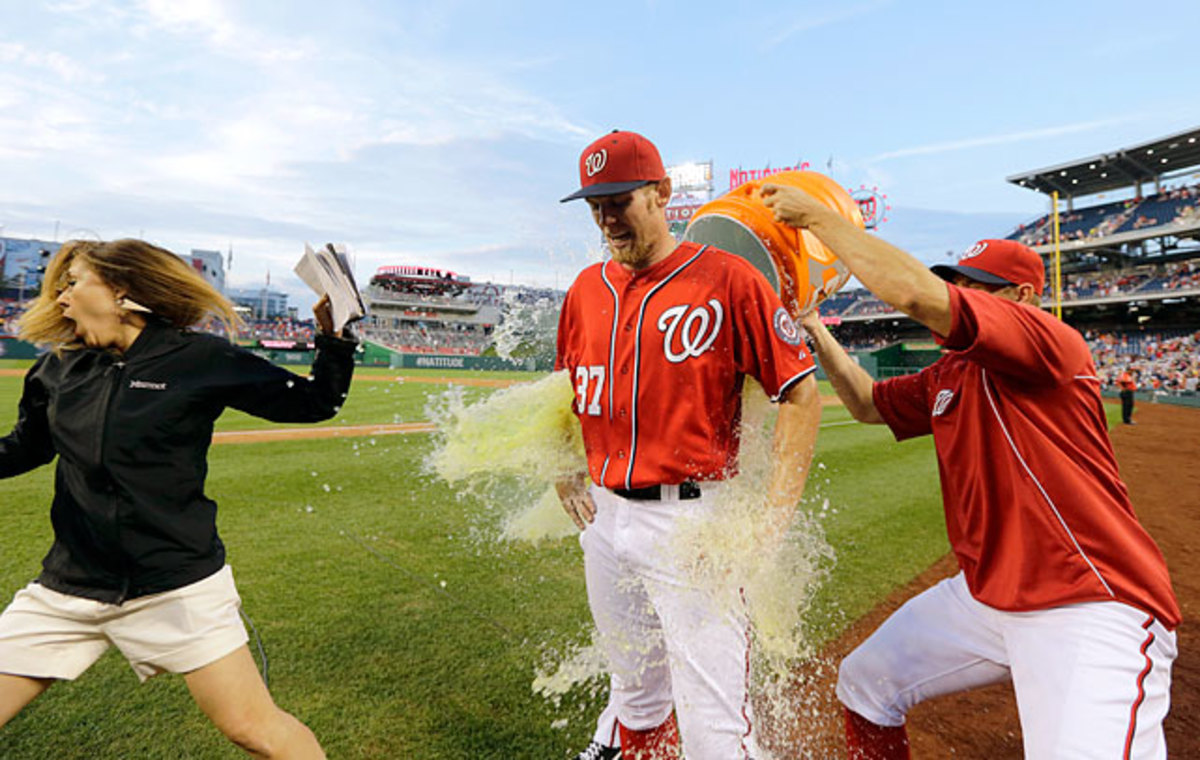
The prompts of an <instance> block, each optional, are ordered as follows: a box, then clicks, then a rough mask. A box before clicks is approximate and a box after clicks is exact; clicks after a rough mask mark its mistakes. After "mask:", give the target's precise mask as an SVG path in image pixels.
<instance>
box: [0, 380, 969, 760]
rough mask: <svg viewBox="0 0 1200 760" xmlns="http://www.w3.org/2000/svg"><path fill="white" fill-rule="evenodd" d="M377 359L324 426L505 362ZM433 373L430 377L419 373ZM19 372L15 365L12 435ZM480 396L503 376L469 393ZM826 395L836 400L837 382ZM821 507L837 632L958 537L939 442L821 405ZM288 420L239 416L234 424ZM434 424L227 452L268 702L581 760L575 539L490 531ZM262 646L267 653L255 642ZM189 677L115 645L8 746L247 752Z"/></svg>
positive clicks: (416, 408)
mask: <svg viewBox="0 0 1200 760" xmlns="http://www.w3.org/2000/svg"><path fill="white" fill-rule="evenodd" d="M397 373H398V371H396V370H369V371H365V372H360V373H359V375H358V376H357V377H356V380H355V382H354V386H353V388H352V390H351V393H350V398H349V400H348V402H347V404H346V406H345V407H344V409H343V410H342V411H341V413H340V414H339V415H338V417H337V418H336V419H334V420H332V421H331V422H330V423H328V424H334V425H356V424H376V423H390V422H415V421H418V420H421V419H424V415H425V405H426V402H427V399H428V397H429V396H430V395H431V394H436V393H441V392H444V391H445V389H446V387H447V386H446V385H445V384H443V383H441V382H440V381H439V382H432V383H431V382H428V381H429V380H430V379H434V378H446V377H452V376H453V377H459V378H463V377H465V378H467V379H468V380H473V379H479V378H484V379H513V378H515V379H529V378H530V376H528V375H525V376H522V375H502V374H498V373H488V374H486V375H485V374H480V373H461V374H458V373H451V372H446V371H434V372H430V373H425V374H423V375H422V374H420V373H414V372H410V371H405V379H403V380H402V381H397V380H395V377H396V376H397ZM423 381H424V382H423ZM20 390H21V379H20V378H19V377H12V376H7V377H0V429H2V430H3V431H7V430H8V429H9V427H10V426H11V424H12V422H13V421H14V420H15V418H16V406H17V400H18V398H19V395H20ZM463 392H464V393H467V394H471V395H472V396H481V395H483V394H486V393H489V392H491V389H490V388H487V387H479V386H471V387H467V388H466V389H465V390H464V391H463ZM823 392H824V393H826V394H828V393H830V391H829V389H828V388H827V387H826V388H824V389H823ZM822 425H823V429H822V431H821V434H820V437H819V445H818V453H817V465H816V467H815V469H814V471H813V476H812V477H811V478H810V481H809V486H808V491H807V495H806V499H805V504H804V508H805V509H808V510H810V511H813V512H814V513H816V514H818V515H821V523H822V525H823V526H824V529H825V532H826V536H827V538H828V540H829V542H830V544H832V546H833V547H834V549H835V551H836V553H837V560H836V563H834V564H833V566H832V567H831V569H830V574H829V577H828V579H827V581H826V583H825V584H824V586H823V588H822V589H821V591H820V593H819V594H818V596H817V601H816V604H815V605H814V607H813V609H812V611H811V613H810V615H809V618H808V621H809V623H808V624H809V628H810V636H811V637H812V639H813V640H814V641H821V640H824V639H826V638H829V637H832V636H836V635H837V634H838V633H839V632H840V630H841V629H842V627H843V626H844V625H845V624H847V623H848V622H849V621H852V620H853V619H854V618H855V617H857V616H858V615H860V614H862V613H863V612H864V611H866V610H867V609H869V608H870V607H871V606H872V605H873V604H874V603H875V602H876V601H877V600H878V599H879V598H881V597H882V596H884V595H886V594H887V593H888V592H889V591H891V590H892V589H893V588H895V587H896V586H898V585H901V584H903V583H905V582H906V581H908V580H909V579H910V578H912V577H913V576H914V575H916V574H917V573H918V572H919V571H921V570H922V569H924V568H925V567H927V566H928V565H929V564H930V563H931V562H932V561H934V560H935V559H936V558H937V557H939V556H941V555H942V554H944V553H945V551H946V550H947V548H948V547H947V544H946V539H945V534H944V528H943V523H942V517H941V508H940V498H939V492H938V484H937V476H936V468H935V463H934V457H933V454H932V447H931V445H930V443H929V442H928V441H926V440H918V441H913V442H907V443H903V444H896V443H895V442H894V441H893V440H892V438H891V436H890V434H889V433H888V432H887V431H886V430H885V429H883V428H879V427H868V426H864V425H859V424H857V423H854V422H853V421H852V420H850V419H849V417H848V415H847V413H846V412H845V410H844V409H843V408H841V407H840V406H829V407H826V408H825V410H824V413H823V417H822ZM270 427H273V426H271V425H270V424H268V423H265V422H263V421H261V420H256V419H253V418H250V417H247V416H246V415H238V414H233V413H229V414H227V415H226V416H225V417H223V418H222V420H221V421H220V422H219V423H218V429H219V430H229V429H266V428H270ZM432 445H433V442H432V437H431V436H430V435H426V434H422V435H386V436H385V435H380V436H375V437H343V438H326V439H318V440H299V441H281V442H270V443H254V444H238V445H215V446H214V447H213V449H212V450H211V453H210V456H209V462H210V475H209V484H208V492H209V495H210V496H211V497H212V498H214V499H215V500H216V501H217V502H218V503H219V504H220V513H219V522H218V524H219V528H220V532H221V535H222V537H223V539H224V541H225V543H226V546H227V547H228V551H229V562H230V564H231V565H232V566H233V568H234V573H235V576H236V578H237V582H238V587H239V589H240V591H241V594H242V597H243V602H244V606H245V611H246V612H247V614H248V615H249V616H250V618H251V619H252V621H253V623H254V626H255V627H256V628H257V632H258V634H259V636H260V637H261V640H262V644H263V647H264V648H265V651H266V655H267V663H268V673H269V680H270V686H271V690H272V693H273V694H274V696H275V698H276V700H277V701H278V702H279V704H280V705H281V706H283V707H284V708H286V709H287V710H289V711H291V712H293V713H294V714H295V715H296V716H297V717H299V718H300V719H301V720H303V721H304V722H305V723H307V724H308V725H309V726H310V727H311V728H312V729H313V730H314V731H315V732H316V734H317V736H318V737H319V738H320V739H321V741H322V743H323V744H324V746H325V748H326V750H327V752H328V754H329V756H330V757H332V758H413V759H424V758H429V759H434V758H439V759H440V758H445V759H448V760H449V759H454V760H458V759H460V758H471V759H478V758H530V759H531V760H532V759H535V758H537V759H544V758H567V757H569V756H571V753H572V752H577V751H578V750H579V748H580V747H582V746H583V745H584V744H586V742H587V739H588V737H589V735H590V732H591V728H592V720H593V719H594V717H595V715H596V713H597V712H598V710H599V709H600V707H601V700H602V698H603V690H602V689H601V690H596V691H595V692H594V693H593V692H589V693H584V692H585V691H586V690H578V691H577V692H575V693H572V694H571V695H569V697H568V699H567V700H566V701H565V702H564V703H563V704H562V705H560V706H559V707H557V708H555V707H552V706H551V705H550V704H548V703H547V702H546V701H545V700H543V699H542V698H541V697H539V696H537V695H535V694H534V693H533V692H532V690H531V688H530V684H531V681H532V679H533V677H534V674H535V671H536V669H537V668H538V667H539V665H542V664H544V663H545V662H547V660H548V658H552V657H554V656H555V655H556V654H558V653H560V652H562V651H564V650H565V649H566V648H567V647H569V646H570V645H571V644H575V643H579V642H581V641H583V640H585V639H586V636H587V632H588V630H589V614H588V610H587V605H586V600H585V593H584V586H583V573H582V558H581V554H580V551H579V547H578V544H577V542H576V541H574V540H573V539H570V538H567V539H562V540H558V541H551V542H544V543H542V544H540V545H538V546H530V545H524V544H503V543H499V542H498V541H496V540H493V538H492V537H493V536H494V535H495V534H496V531H495V528H496V522H497V515H496V514H495V510H494V508H493V507H492V505H489V504H483V503H480V502H479V501H477V500H475V499H473V498H469V497H467V498H460V497H459V496H458V495H457V494H456V493H455V492H454V491H453V490H452V489H450V488H449V487H447V486H446V485H445V484H444V483H441V482H439V481H437V480H436V479H434V478H432V477H431V476H428V475H426V474H425V473H424V470H423V463H424V461H425V459H426V457H427V456H428V454H429V452H430V451H431V447H432ZM52 483H53V466H50V467H45V468H42V469H41V470H38V471H35V472H32V473H29V474H26V475H23V476H20V477H17V478H13V479H9V480H6V481H4V482H3V484H0V495H2V496H0V503H2V505H3V509H2V510H0V597H3V598H4V599H5V600H7V598H9V597H10V596H11V594H12V593H14V592H15V591H16V590H17V589H19V588H20V587H21V586H23V585H24V584H25V583H27V582H28V581H29V580H30V579H32V578H33V577H34V576H35V575H36V574H37V572H38V569H39V566H40V564H39V563H40V560H41V557H42V556H43V554H44V553H45V551H46V549H47V548H48V547H49V545H50V542H51V532H50V524H49V519H48V512H49V501H50V493H51V487H52ZM251 646H252V649H253V650H255V656H256V657H258V652H257V648H256V646H255V638H254V637H253V636H252V638H251ZM240 756H241V755H240V753H239V752H238V751H237V750H235V749H234V748H233V747H232V746H231V745H228V744H226V742H225V741H224V739H223V738H222V737H220V736H219V734H218V733H217V731H216V730H215V729H213V728H212V727H211V726H209V725H208V724H207V722H206V721H205V719H204V718H203V716H202V715H201V714H200V712H199V711H198V710H197V709H196V708H195V707H194V706H193V704H192V702H191V700H190V698H189V697H188V694H187V691H186V688H185V686H184V684H183V681H182V679H180V678H177V677H169V676H168V677H162V678H156V679H152V680H151V681H149V682H148V683H146V684H144V685H139V684H138V682H137V679H136V677H135V676H134V675H133V673H132V671H131V670H130V669H129V668H128V666H127V665H126V664H125V662H124V660H123V659H122V658H121V657H120V655H119V654H117V653H116V652H115V651H111V650H110V652H109V653H108V654H107V655H106V656H105V657H104V658H102V659H101V661H100V662H99V663H98V664H97V665H96V666H95V667H93V668H92V669H91V670H90V671H89V672H88V673H86V674H85V675H84V676H83V677H81V678H80V679H78V680H77V681H75V682H72V683H64V684H59V685H57V686H55V687H54V688H52V689H51V690H50V691H49V692H48V693H47V694H45V695H44V696H43V697H41V698H40V699H39V700H38V701H37V702H35V703H34V704H33V705H31V706H30V707H29V708H28V709H27V710H26V711H25V712H24V713H22V714H21V715H20V716H18V717H17V718H16V719H15V720H14V721H12V723H11V724H10V725H9V726H7V727H6V728H4V729H3V730H2V731H0V757H3V758H46V757H54V758H88V760H107V759H109V758H112V759H116V758H164V760H165V759H166V758H172V759H175V758H235V757H240Z"/></svg>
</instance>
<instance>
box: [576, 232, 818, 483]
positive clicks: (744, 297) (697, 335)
mask: <svg viewBox="0 0 1200 760" xmlns="http://www.w3.org/2000/svg"><path fill="white" fill-rule="evenodd" d="M557 368H558V369H566V370H568V371H569V372H570V375H571V378H572V380H573V382H574V384H575V403H574V409H575V413H576V415H578V417H579V420H580V422H581V423H582V425H583V441H584V447H585V448H586V450H587V458H588V468H589V470H590V473H591V476H592V480H593V481H595V482H596V483H598V484H599V485H602V486H604V487H606V488H641V487H644V486H649V485H656V484H664V483H681V482H683V481H685V480H721V479H724V478H725V477H727V476H729V475H730V474H732V472H733V471H734V466H735V463H736V458H737V447H738V443H737V423H738V419H739V416H740V413H741V390H742V381H743V379H744V378H745V376H747V375H749V376H751V377H753V378H755V379H756V380H758V381H759V383H761V384H762V386H763V389H764V390H765V391H766V392H767V394H768V395H770V396H771V397H772V398H778V397H780V396H782V395H783V394H784V393H785V392H786V391H787V390H788V389H789V388H790V387H791V386H792V385H793V384H795V383H796V382H798V381H799V380H800V379H801V378H803V377H804V376H805V375H807V374H808V373H810V372H812V371H814V370H815V369H816V365H815V364H814V363H813V359H812V357H811V356H810V355H809V354H808V351H807V350H805V348H804V341H803V340H802V333H801V331H800V328H799V327H797V326H796V324H795V323H794V322H793V321H792V319H791V317H790V316H788V313H787V311H786V310H785V309H784V308H783V304H782V303H780V300H779V296H778V295H777V294H776V293H775V291H774V290H773V289H772V288H771V285H770V283H768V282H767V280H766V278H764V277H763V276H762V274H760V273H759V272H758V270H756V269H755V268H754V267H753V266H752V265H751V264H749V263H748V262H746V261H744V260H743V259H740V258H738V257H736V256H733V255H731V254H728V253H726V252H724V251H721V250H718V249H716V248H712V247H708V246H700V245H698V244H696V243H683V244H681V245H680V246H679V247H678V248H676V249H675V251H674V252H673V253H672V254H671V255H670V256H668V257H667V258H665V259H663V260H662V261H660V262H658V263H657V264H654V265H653V266H650V267H647V268H646V269H644V270H641V271H637V272H630V271H629V270H627V269H626V268H625V267H623V266H621V265H620V264H617V263H616V262H614V261H608V262H605V263H603V264H595V265H593V266H590V267H588V268H587V269H585V270H584V271H583V272H582V273H581V274H580V275H579V277H578V278H577V279H576V280H575V283H574V284H573V285H572V286H571V289H570V290H569V291H568V292H567V297H566V300H565V301H564V303H563V309H562V315H561V316H560V318H559V323H558V359H557Z"/></svg>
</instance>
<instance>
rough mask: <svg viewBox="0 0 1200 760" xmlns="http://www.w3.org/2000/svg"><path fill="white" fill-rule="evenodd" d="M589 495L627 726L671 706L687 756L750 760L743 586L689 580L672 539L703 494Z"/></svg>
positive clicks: (589, 545) (598, 606)
mask: <svg viewBox="0 0 1200 760" xmlns="http://www.w3.org/2000/svg"><path fill="white" fill-rule="evenodd" d="M591 493H592V499H593V500H594V501H595V504H596V519H595V522H593V523H592V524H591V525H589V526H588V528H587V530H585V531H584V532H583V533H582V534H581V536H580V543H581V544H582V546H583V552H584V567H585V571H586V575H587V589H588V602H589V604H590V605H591V609H592V616H593V618H594V619H595V622H596V628H597V629H598V631H599V634H600V646H601V647H602V648H603V649H604V651H605V653H606V655H607V656H608V661H609V666H610V667H611V668H612V696H611V700H612V702H613V704H614V705H615V707H616V710H617V715H618V717H619V719H620V721H621V723H622V724H624V725H625V726H627V727H628V728H631V729H634V730H639V731H642V730H648V729H651V728H654V727H655V726H658V725H660V724H661V723H662V722H663V721H665V720H666V719H667V717H668V716H669V715H670V714H671V709H672V708H674V709H675V711H676V716H677V718H678V721H679V733H680V738H681V741H682V743H683V747H684V752H685V754H686V756H687V758H688V760H739V759H744V758H749V757H753V744H752V737H751V726H752V722H751V710H750V699H749V673H750V641H749V623H748V619H747V617H746V611H745V605H744V603H743V601H742V599H741V594H740V590H739V589H737V588H730V589H726V590H722V592H721V594H720V596H721V597H722V598H716V597H717V595H716V594H714V593H712V592H710V591H707V590H702V589H699V588H697V587H695V586H693V585H691V584H690V583H689V582H688V580H687V574H686V572H685V571H684V570H683V569H682V567H681V565H682V564H683V562H684V561H685V560H684V559H682V558H681V557H680V556H679V553H678V552H677V551H676V549H675V547H673V546H672V545H671V543H670V539H671V536H672V534H673V533H674V531H673V526H674V525H675V524H676V522H677V521H678V520H680V519H682V518H687V517H689V516H692V515H695V514H696V513H697V510H703V509H705V508H706V507H707V505H706V503H705V502H706V497H704V496H702V497H701V498H699V499H692V500H688V501H679V500H676V499H664V500H663V501H629V500H626V499H623V498H621V497H619V496H616V495H615V494H613V493H611V492H609V491H607V490H605V489H602V488H598V487H593V488H592V491H591ZM692 559H693V560H694V559H695V558H694V557H693V558H692Z"/></svg>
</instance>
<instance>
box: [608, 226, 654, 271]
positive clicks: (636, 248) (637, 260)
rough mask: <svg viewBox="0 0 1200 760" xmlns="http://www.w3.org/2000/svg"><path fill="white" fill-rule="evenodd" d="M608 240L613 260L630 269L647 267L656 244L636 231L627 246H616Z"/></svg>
mask: <svg viewBox="0 0 1200 760" xmlns="http://www.w3.org/2000/svg"><path fill="white" fill-rule="evenodd" d="M606 242H607V243H608V252H609V253H610V254H611V255H612V258H613V261H615V262H617V263H618V264H620V265H621V266H624V267H628V268H630V269H643V268H645V267H646V265H647V264H649V263H650V260H651V259H652V258H653V256H654V246H653V245H649V244H647V243H646V241H645V240H642V239H641V238H640V237H639V236H638V235H637V234H636V233H634V234H633V235H632V237H631V238H630V240H629V244H628V245H625V246H614V245H613V244H612V243H611V242H608V241H606Z"/></svg>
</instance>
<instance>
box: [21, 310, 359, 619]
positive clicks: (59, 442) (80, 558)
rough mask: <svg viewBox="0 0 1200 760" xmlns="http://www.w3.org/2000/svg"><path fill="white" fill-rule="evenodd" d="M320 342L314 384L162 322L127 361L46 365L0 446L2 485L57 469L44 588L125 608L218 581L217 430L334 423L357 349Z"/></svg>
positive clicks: (152, 323) (76, 355)
mask: <svg viewBox="0 0 1200 760" xmlns="http://www.w3.org/2000/svg"><path fill="white" fill-rule="evenodd" d="M316 342H317V355H316V359H315V360H314V361H313V366H312V375H311V377H308V378H306V377H300V376H298V375H295V374H292V373H291V372H288V371H287V370H285V369H283V368H281V367H276V366H274V365H273V364H271V363H270V362H268V361H266V360H265V359H262V358H260V357H258V356H255V355H254V354H252V353H250V352H249V351H246V350H244V349H241V348H238V347H237V346H234V345H232V344H230V343H229V342H228V341H226V340H225V339H223V338H219V337H216V336H213V335H206V334H202V333H192V332H188V331H183V330H179V329H177V328H175V327H172V326H171V325H169V324H167V323H165V322H163V321H160V320H158V319H150V320H148V323H147V325H146V328H145V329H144V330H142V333H141V334H140V335H139V336H138V337H137V340H135V341H134V343H133V345H132V346H130V347H129V350H128V351H127V352H126V353H125V354H124V355H123V356H122V355H120V354H116V353H113V352H110V351H105V350H101V349H93V348H84V349H77V350H64V351H63V352H62V353H61V355H59V356H55V355H54V354H53V353H48V354H45V355H44V356H42V357H41V358H40V359H38V360H37V362H36V363H35V364H34V365H33V367H31V368H30V370H29V372H27V373H26V375H25V387H24V392H23V394H22V396H21V403H20V413H19V417H18V420H17V424H16V426H15V427H14V428H13V431H12V433H10V434H9V435H8V436H7V437H5V438H2V439H0V477H11V476H13V475H19V474H21V473H23V472H27V471H29V470H32V469H34V468H35V467H39V466H41V465H43V464H46V463H48V462H50V461H51V460H52V459H54V456H55V454H57V455H58V469H57V471H56V472H55V478H54V503H53V506H52V507H51V510H50V521H51V523H53V525H54V545H53V546H52V547H51V548H50V552H49V554H47V555H46V558H45V559H44V560H42V573H41V575H40V576H39V577H38V582H39V583H41V584H42V585H44V586H46V587H48V588H52V589H54V590H56V591H59V592H62V593H64V594H71V595H74V596H81V597H86V598H88V599H95V600H98V601H102V602H108V603H110V604H120V603H121V602H123V601H125V600H126V599H133V598H136V597H139V596H145V595H147V594H155V593H159V592H162V591H170V590H172V589H176V588H179V587H181V586H186V585H187V584H189V583H193V582H195V581H198V580H200V579H202V578H205V577H207V576H209V575H211V574H212V573H215V572H216V571H218V570H220V569H221V567H222V566H223V565H224V564H225V546H224V545H223V544H222V543H221V539H220V538H219V537H218V536H217V527H216V513H217V505H216V503H215V502H213V501H212V500H211V499H209V498H207V497H206V496H205V495H204V478H205V475H206V474H207V472H208V462H207V459H206V456H207V453H208V447H209V445H210V444H211V443H212V432H213V422H214V421H215V420H216V419H217V417H219V416H220V415H221V412H222V411H223V410H224V409H225V408H226V407H233V408H234V409H240V410H242V411H244V412H248V413H249V414H253V415H255V416H258V417H262V418H264V419H268V420H272V421H275V422H315V421H318V420H324V419H328V418H330V417H332V416H333V415H335V414H336V413H337V411H338V409H339V407H340V406H341V405H342V403H343V402H344V400H345V398H346V393H347V391H348V390H349V388H350V378H351V375H352V374H353V371H354V347H355V343H354V342H353V341H350V340H342V339H339V338H333V337H327V336H318V337H317V341H316Z"/></svg>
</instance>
